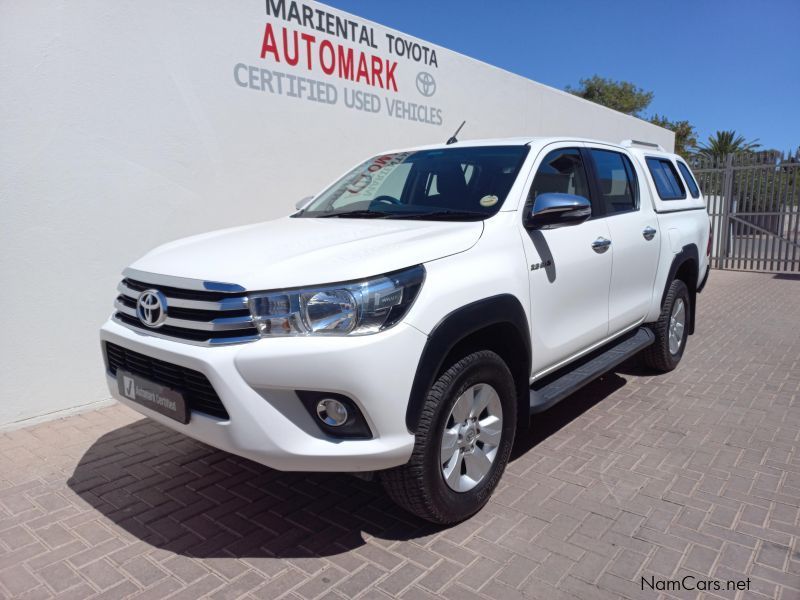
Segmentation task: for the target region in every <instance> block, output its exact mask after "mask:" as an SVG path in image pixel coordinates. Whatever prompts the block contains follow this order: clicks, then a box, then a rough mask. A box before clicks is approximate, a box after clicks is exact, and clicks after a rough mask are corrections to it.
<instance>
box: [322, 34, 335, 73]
mask: <svg viewBox="0 0 800 600" xmlns="http://www.w3.org/2000/svg"><path fill="white" fill-rule="evenodd" d="M326 51H327V52H329V53H330V54H329V55H330V62H329V63H328V64H327V65H326V64H325V52H326ZM319 66H320V67H322V71H323V73H325V75H333V72H334V71H335V70H336V51H335V50H334V49H333V44H331V43H330V42H329V41H328V40H322V43H321V44H320V45H319Z"/></svg>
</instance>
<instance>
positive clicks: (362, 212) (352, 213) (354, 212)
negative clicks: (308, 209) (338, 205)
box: [316, 210, 390, 219]
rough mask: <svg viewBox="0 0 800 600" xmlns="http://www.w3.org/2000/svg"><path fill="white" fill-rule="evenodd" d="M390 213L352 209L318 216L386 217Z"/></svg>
mask: <svg viewBox="0 0 800 600" xmlns="http://www.w3.org/2000/svg"><path fill="white" fill-rule="evenodd" d="M389 214H390V213H387V212H383V211H378V210H351V211H349V212H332V213H325V214H322V215H319V216H317V217H316V218H317V219H330V218H332V217H347V218H351V219H384V218H386V217H387V216H388V215H389Z"/></svg>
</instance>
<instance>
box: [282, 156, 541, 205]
mask: <svg viewBox="0 0 800 600" xmlns="http://www.w3.org/2000/svg"><path fill="white" fill-rule="evenodd" d="M527 154H528V146H485V147H472V148H445V149H439V150H421V151H419V152H398V153H396V154H383V155H380V156H376V157H375V158H372V159H370V160H368V161H367V162H365V163H363V164H361V165H359V166H357V167H356V168H355V169H353V170H352V171H350V172H349V173H347V175H345V176H344V177H342V178H341V179H340V180H339V181H337V182H336V183H334V184H333V185H332V186H331V187H329V188H328V189H327V190H325V191H324V192H323V193H322V194H320V195H319V196H318V197H317V198H315V199H314V201H313V202H312V203H311V204H310V205H309V206H307V207H306V208H305V209H304V210H302V211H300V212H299V213H297V214H296V215H294V216H295V217H312V218H323V217H343V218H386V219H402V218H405V219H451V220H478V219H485V218H487V217H490V216H492V215H493V214H495V213H496V212H497V211H498V210H500V206H501V205H502V204H503V200H505V198H506V195H507V194H508V191H509V190H510V189H511V186H512V184H513V183H514V180H515V179H516V177H517V173H518V172H519V169H520V167H521V166H522V163H523V161H524V160H525V157H526V156H527Z"/></svg>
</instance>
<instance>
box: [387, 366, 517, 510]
mask: <svg viewBox="0 0 800 600" xmlns="http://www.w3.org/2000/svg"><path fill="white" fill-rule="evenodd" d="M479 383H486V384H489V385H491V386H492V387H493V388H494V389H495V391H496V392H497V395H498V397H499V399H500V405H501V407H502V429H501V431H502V433H501V438H500V443H499V444H498V446H497V452H496V454H495V457H494V460H493V462H492V465H491V467H490V469H489V471H488V472H487V474H486V475H485V476H484V477H483V479H482V480H480V482H479V483H478V484H477V485H475V487H473V488H472V489H471V490H469V491H465V492H456V491H455V490H453V489H451V488H450V486H448V484H447V483H446V482H445V479H444V475H443V474H442V465H441V460H440V453H441V440H442V435H443V433H444V428H445V426H446V425H447V420H448V418H449V417H450V412H451V410H452V408H453V406H454V404H455V402H456V400H457V399H458V398H459V396H461V394H463V393H464V391H465V390H467V389H468V388H470V387H471V386H473V385H475V384H479ZM516 421H517V401H516V391H515V386H514V378H513V377H512V375H511V371H509V369H508V366H507V365H506V363H505V362H504V361H503V359H501V358H500V357H499V356H498V355H497V354H495V353H494V352H491V351H488V350H481V351H478V352H474V353H472V354H469V355H468V356H465V357H464V358H462V359H461V360H459V361H458V362H457V363H455V364H454V365H453V366H451V367H450V368H448V369H447V370H446V371H445V372H444V373H443V374H442V375H441V376H440V377H439V378H438V379H437V380H436V382H435V383H434V384H433V386H431V388H430V390H429V391H428V394H427V396H426V398H425V403H424V405H423V409H422V414H421V416H420V420H419V424H418V426H417V433H416V441H415V443H414V450H413V452H412V454H411V459H410V460H409V461H408V463H406V464H405V465H403V466H401V467H397V468H395V469H390V470H387V471H383V472H382V473H381V481H382V483H383V486H384V489H385V490H386V492H387V494H388V495H389V496H390V497H391V498H392V499H393V500H394V501H395V502H396V503H397V504H399V505H400V506H402V507H403V508H405V509H406V510H408V511H409V512H411V513H413V514H415V515H417V516H419V517H421V518H423V519H425V520H427V521H431V522H433V523H438V524H450V523H457V522H459V521H463V520H464V519H466V518H467V517H470V516H471V515H473V514H475V513H476V512H478V511H479V510H480V509H481V508H482V507H483V506H484V504H486V502H487V501H488V500H489V497H490V496H491V494H492V492H493V491H494V489H495V487H497V483H498V482H499V481H500V477H501V476H502V474H503V471H504V470H505V467H506V463H507V462H508V457H509V455H510V454H511V447H512V446H513V444H514V432H515V430H516Z"/></svg>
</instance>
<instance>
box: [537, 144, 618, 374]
mask: <svg viewBox="0 0 800 600" xmlns="http://www.w3.org/2000/svg"><path fill="white" fill-rule="evenodd" d="M543 155H544V158H543V159H542V160H541V162H539V163H538V166H537V167H536V170H535V175H534V177H533V182H532V184H531V187H530V191H529V193H528V198H527V202H526V205H525V214H527V213H529V212H530V210H531V207H532V205H533V201H534V199H535V198H536V196H537V195H539V194H543V193H548V192H557V193H563V194H574V195H578V196H583V197H585V198H591V196H592V194H591V193H590V187H589V178H588V175H587V170H586V168H585V165H584V155H583V154H582V152H581V149H580V148H579V147H577V145H576V144H572V145H571V146H565V147H559V145H553V146H548V147H547V148H545V150H544V151H543ZM592 210H593V213H594V205H593V207H592ZM609 239H610V234H609V231H608V226H607V225H606V221H605V219H603V218H594V217H593V218H590V219H589V220H588V221H585V222H583V223H580V224H579V225H570V226H565V227H560V228H557V229H534V230H527V229H526V230H524V233H523V243H524V246H525V255H526V258H527V260H528V264H529V268H530V271H529V276H530V281H529V285H530V297H531V345H532V349H533V365H532V367H533V368H532V373H533V374H534V375H539V374H541V373H542V372H543V371H545V370H550V369H552V368H554V367H556V366H557V365H558V364H560V363H562V362H564V361H565V360H567V359H569V358H571V357H573V356H575V355H576V354H578V353H580V352H582V351H584V350H586V349H587V348H589V347H590V346H592V345H594V344H597V343H598V342H601V341H602V340H603V339H605V337H606V336H607V335H608V292H609V282H610V281H611V256H612V252H613V250H612V248H611V247H610V246H608V245H605V242H607V241H608V240H609Z"/></svg>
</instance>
